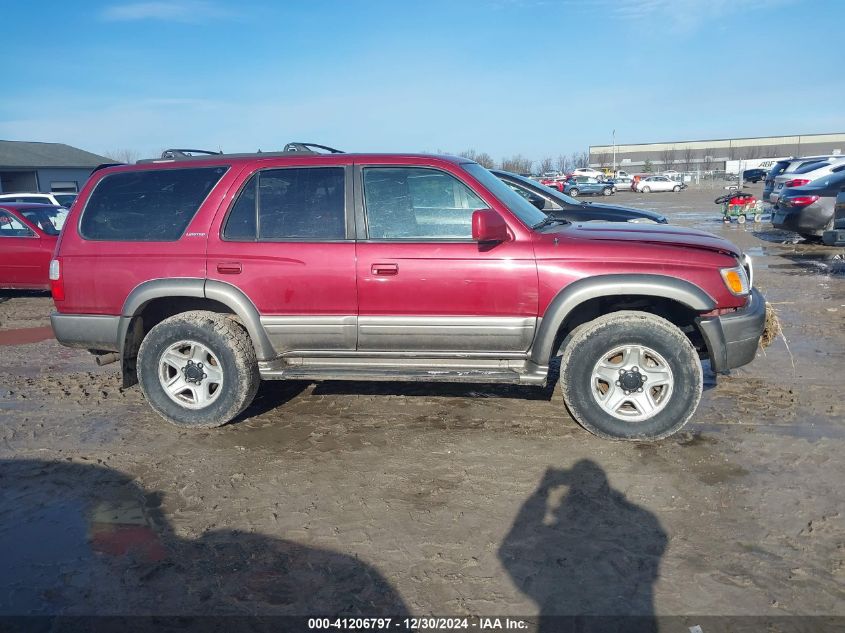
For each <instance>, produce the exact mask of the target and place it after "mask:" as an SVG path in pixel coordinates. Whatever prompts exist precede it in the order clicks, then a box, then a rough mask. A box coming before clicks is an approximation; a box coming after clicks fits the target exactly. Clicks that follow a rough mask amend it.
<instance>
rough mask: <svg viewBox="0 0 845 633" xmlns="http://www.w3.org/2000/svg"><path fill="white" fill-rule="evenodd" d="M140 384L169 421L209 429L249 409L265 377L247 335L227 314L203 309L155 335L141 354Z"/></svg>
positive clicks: (169, 322)
mask: <svg viewBox="0 0 845 633" xmlns="http://www.w3.org/2000/svg"><path fill="white" fill-rule="evenodd" d="M138 382H139V383H140V385H141V391H143V393H144V396H145V397H146V398H147V401H148V402H149V403H150V406H151V407H152V408H153V409H154V410H155V412H156V413H158V414H159V415H160V416H161V417H163V418H164V419H165V420H167V421H168V422H171V423H173V424H175V425H177V426H181V427H186V428H206V429H207V428H213V427H216V426H221V425H223V424H226V423H227V422H229V421H231V420H232V419H234V418H235V417H236V416H237V415H238V414H239V413H241V411H243V410H244V409H246V407H247V406H249V404H250V403H251V402H252V399H253V398H254V397H255V392H256V391H257V390H258V385H259V382H260V378H259V375H258V363H257V361H256V358H255V349H254V348H253V346H252V341H250V338H249V335H248V334H247V332H246V331H245V330H244V329H243V328H242V327H241V326H240V325H239V324H238V323H237V322H235V321H233V320H232V319H230V318H228V317H226V316H224V315H222V314H217V313H216V312H205V311H199V310H198V311H192V312H183V313H182V314H177V315H175V316H172V317H170V318H168V319H165V320H164V321H162V322H161V323H159V324H158V325H156V326H155V327H154V328H153V329H152V330H150V332H149V333H148V334H147V336H146V337H145V338H144V340H143V341H142V342H141V347H140V349H139V350H138Z"/></svg>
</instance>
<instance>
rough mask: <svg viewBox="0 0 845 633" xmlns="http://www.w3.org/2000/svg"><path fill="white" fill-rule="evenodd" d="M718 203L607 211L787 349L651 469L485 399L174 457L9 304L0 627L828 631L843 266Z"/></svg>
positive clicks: (451, 397) (281, 386)
mask: <svg viewBox="0 0 845 633" xmlns="http://www.w3.org/2000/svg"><path fill="white" fill-rule="evenodd" d="M720 193H721V191H707V190H704V191H694V190H688V191H684V192H682V193H680V194H671V193H667V194H651V195H642V194H633V193H630V192H620V193H619V194H617V195H616V196H615V197H614V198H613V201H614V202H617V203H619V204H626V203H627V204H631V205H633V206H641V207H648V208H654V209H656V210H659V211H661V212H663V213H666V214H667V215H668V216H669V217H670V221H671V222H672V223H675V224H680V225H684V226H693V227H696V228H701V229H705V230H708V231H712V232H715V233H718V234H720V235H723V236H725V237H727V238H728V239H730V240H732V241H734V242H735V243H737V244H739V245H740V246H741V247H742V248H743V249H745V250H746V251H747V252H748V253H749V254H751V255H752V256H753V257H754V261H755V267H756V275H757V285H758V287H760V288H761V289H762V290H763V292H764V294H766V296H767V298H768V300H769V301H770V302H772V303H773V304H774V305H775V307H776V309H777V310H778V313H779V315H780V318H781V320H782V323H783V327H784V335H785V339H779V340H777V341H776V342H775V343H774V344H773V345H772V346H771V347H770V348H768V349H767V350H766V351H765V353H763V352H760V353H759V354H758V357H757V359H756V361H755V362H754V363H753V364H751V365H749V366H747V367H745V368H742V369H739V370H735V371H733V372H732V373H731V375H729V376H719V377H718V378H716V377H715V376H712V375H710V376H709V377H708V378H707V379H706V384H705V387H706V391H705V394H704V397H703V400H702V404H701V407H700V409H699V411H698V414H697V415H696V416H695V418H694V419H693V421H692V422H691V423H690V424H689V425H688V426H687V427H686V428H685V430H684V431H683V432H682V433H680V434H679V435H676V436H674V437H673V438H669V439H667V440H664V441H662V442H659V443H655V444H638V443H633V444H631V443H614V442H608V441H604V440H600V439H597V438H594V437H592V436H591V435H589V434H588V433H587V432H586V431H584V430H582V429H581V428H580V427H578V426H577V425H576V424H575V423H574V422H573V421H572V419H571V418H570V417H569V416H568V415H567V414H566V411H565V409H564V407H563V403H562V401H561V397H560V394H559V392H558V390H557V388H556V387H549V388H547V389H545V390H537V389H534V388H528V387H525V388H520V387H509V388H502V387H499V386H486V385H445V386H444V385H416V384H411V385H407V384H366V383H347V382H333V383H321V384H303V383H290V384H287V383H265V384H264V385H263V386H262V388H261V391H260V392H259V397H258V398H257V400H256V402H255V404H254V405H253V406H252V407H251V408H250V409H249V410H248V411H247V412H246V414H245V415H244V416H243V417H242V419H241V420H240V421H238V422H236V423H234V424H231V425H229V426H226V427H223V428H221V429H216V430H213V431H202V432H191V433H188V432H181V431H179V430H178V429H176V428H174V427H172V426H169V425H168V424H167V423H165V422H164V421H162V420H161V419H159V418H158V417H157V416H156V415H155V414H153V413H152V412H151V411H150V410H149V409H148V407H147V406H146V404H145V402H144V401H143V398H142V396H141V394H140V391H139V390H138V388H137V387H134V388H131V389H128V390H125V391H124V390H121V389H120V388H119V378H118V368H117V367H116V365H110V366H107V367H102V368H99V367H97V366H96V365H95V364H94V360H93V357H91V356H90V355H88V354H87V353H86V352H84V351H80V350H71V349H66V348H63V347H61V346H60V345H59V344H58V343H56V342H55V341H54V340H52V339H51V338H48V337H49V330H46V329H44V328H45V326H48V324H49V321H48V315H49V312H50V310H51V307H52V304H51V301H50V298H49V297H48V296H45V295H41V294H37V293H36V294H33V293H13V292H4V293H0V342H2V343H3V345H2V346H0V419H2V423H0V561H5V563H6V564H3V563H0V614H9V613H21V612H35V613H71V614H90V613H95V612H96V613H119V614H139V613H152V612H159V613H170V614H174V613H182V614H199V613H235V614H287V613H293V614H315V613H340V612H343V613H360V614H364V615H378V614H380V613H391V614H394V615H398V614H402V613H410V614H414V615H424V614H439V615H447V614H453V615H458V614H474V615H488V614H495V615H514V616H533V615H536V614H555V613H561V614H572V613H586V614H640V615H650V614H658V615H677V614H681V615H755V616H781V615H840V616H845V525H844V524H843V514H842V513H843V508H845V487H843V482H845V459H843V453H844V452H845V398H843V397H842V395H843V380H842V371H843V367H845V259H843V257H845V251H844V250H843V249H831V248H826V247H822V246H818V245H812V244H803V243H796V241H797V240H796V239H794V238H795V236H792V235H790V234H786V233H782V232H779V231H774V230H773V229H772V227H771V225H770V224H766V223H765V222H764V223H761V224H754V223H748V224H745V225H742V226H740V225H737V224H732V225H727V226H725V225H723V224H722V223H721V221H720V219H719V210H718V208H717V206H716V205H714V204H713V202H712V199H713V198H714V197H715V196H716V195H719V194H720ZM13 330H14V331H13ZM20 341H25V344H17V343H19V342H20ZM787 341H788V344H787ZM683 630H684V631H686V630H687V629H683ZM705 630H706V629H705ZM808 630H810V629H808Z"/></svg>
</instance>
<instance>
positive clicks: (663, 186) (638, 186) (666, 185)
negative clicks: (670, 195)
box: [634, 175, 684, 193]
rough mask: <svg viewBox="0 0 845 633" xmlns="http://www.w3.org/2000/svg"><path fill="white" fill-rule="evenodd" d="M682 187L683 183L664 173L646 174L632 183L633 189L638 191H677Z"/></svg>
mask: <svg viewBox="0 0 845 633" xmlns="http://www.w3.org/2000/svg"><path fill="white" fill-rule="evenodd" d="M683 188H684V185H683V184H681V183H679V182H677V181H675V180H672V179H671V178H669V177H668V176H664V175H658V176H647V177H645V178H641V179H639V180H638V181H637V182H636V183H635V184H634V191H638V192H640V193H652V192H655V191H674V192H675V193H677V192H678V191H680V190H681V189H683Z"/></svg>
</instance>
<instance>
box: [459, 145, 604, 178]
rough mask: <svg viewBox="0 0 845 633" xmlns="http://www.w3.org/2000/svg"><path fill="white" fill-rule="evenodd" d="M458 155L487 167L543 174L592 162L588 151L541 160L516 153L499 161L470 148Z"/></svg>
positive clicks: (566, 170) (568, 169)
mask: <svg viewBox="0 0 845 633" xmlns="http://www.w3.org/2000/svg"><path fill="white" fill-rule="evenodd" d="M458 156H462V157H464V158H468V159H470V160H474V161H475V162H476V163H478V164H479V165H481V166H482V167H486V168H487V169H503V170H504V171H511V172H514V173H517V174H543V173H545V172H547V171H559V172H563V173H565V172H569V171H572V170H573V169H578V168H579V167H587V166H588V165H589V164H590V155H589V153H588V152H573V153H572V154H569V155H567V154H559V155H558V156H557V157H556V158H554V157H552V156H546V157H544V158H541V159H540V160H532V159H530V158H528V157H526V156H523V155H522V154H514V155H512V156H506V157H504V158H502V159H501V160H499V161H497V160H495V159H494V158H493V157H492V156H490V154H488V153H487V152H477V151H476V150H474V149H468V150H465V151H463V152H460V153H459V154H458Z"/></svg>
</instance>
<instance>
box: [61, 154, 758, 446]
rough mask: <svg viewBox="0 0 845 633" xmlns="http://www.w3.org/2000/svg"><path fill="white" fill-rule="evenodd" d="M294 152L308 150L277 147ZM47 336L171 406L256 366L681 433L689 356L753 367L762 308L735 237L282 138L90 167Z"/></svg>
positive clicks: (406, 161) (457, 170) (160, 409)
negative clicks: (469, 386) (494, 389)
mask: <svg viewBox="0 0 845 633" xmlns="http://www.w3.org/2000/svg"><path fill="white" fill-rule="evenodd" d="M291 149H292V150H301V149H303V148H301V147H300V146H298V145H297V146H292V147H291ZM50 277H51V280H52V292H53V299H54V301H55V305H56V311H55V312H54V313H53V315H52V325H53V329H54V331H55V334H56V338H57V339H58V340H59V341H60V342H61V343H63V344H64V345H68V346H71V347H81V348H85V349H89V350H91V351H92V352H93V353H95V354H96V355H97V356H98V362H100V363H103V362H109V361H119V362H120V364H121V367H122V375H123V382H124V385H125V386H128V385H131V384H134V383H136V382H137V383H140V387H141V390H142V391H143V393H144V395H145V396H146V398H147V400H148V402H149V403H150V406H151V407H152V408H153V409H154V410H155V411H156V412H157V413H159V414H160V415H161V416H162V417H163V418H165V419H166V420H168V421H170V422H172V423H174V424H177V425H180V426H183V427H192V428H209V427H215V426H219V425H222V424H225V423H226V422H228V421H230V420H232V419H233V418H235V417H237V416H238V415H239V414H240V413H241V412H242V411H243V410H244V409H245V408H246V407H247V406H248V405H249V404H250V402H251V401H252V399H253V397H254V395H255V393H256V390H257V389H258V384H259V382H260V381H261V380H285V379H305V380H337V379H343V380H389V381H397V380H399V381H407V380H417V381H426V382H428V381H465V382H484V383H517V384H525V385H537V386H542V385H545V384H546V382H547V380H549V365H550V363H551V362H552V360H553V359H554V358H555V357H556V356H558V355H559V356H561V360H560V385H561V388H562V391H563V397H564V401H565V403H566V406H567V407H568V409H569V412H570V413H571V414H572V416H573V417H574V418H575V419H576V420H577V421H578V422H579V423H580V424H581V425H582V426H584V427H585V428H586V429H588V430H590V431H592V432H593V433H595V434H597V435H600V436H603V437H610V438H620V439H657V438H662V437H665V436H667V435H670V434H671V433H674V432H675V431H677V430H678V429H680V428H681V427H682V426H683V425H684V424H685V423H686V422H687V420H689V419H690V417H691V416H692V415H693V413H694V412H695V409H696V407H697V405H698V402H699V399H700V397H701V392H702V365H701V362H700V360H701V359H709V361H710V366H711V367H712V369H713V370H714V371H717V372H722V371H725V370H728V369H730V368H733V367H739V366H740V365H744V364H746V363H748V362H750V361H751V360H752V359H753V358H754V356H755V353H756V350H757V346H758V341H759V339H760V335H761V333H762V330H763V327H764V320H765V303H764V300H763V297H762V296H761V295H760V293H759V292H758V291H757V290H756V289H754V288H753V287H752V272H751V266H750V260H749V259H748V258H747V257H744V256H743V255H742V253H741V252H740V251H739V250H738V249H737V248H736V247H735V246H733V245H732V244H731V243H729V242H727V241H725V240H723V239H720V238H717V237H715V236H713V235H710V234H708V233H704V232H702V231H696V230H692V229H683V228H677V227H670V226H666V225H645V224H637V225H628V224H626V225H622V224H618V223H617V224H595V223H593V224H570V223H567V222H565V221H560V220H554V219H552V218H550V217H547V216H546V215H545V214H544V213H543V212H541V211H539V210H538V209H537V208H536V207H534V206H533V205H531V203H529V202H528V201H527V200H525V199H524V198H523V197H521V196H520V195H519V194H517V193H515V192H514V191H513V190H511V189H510V188H509V187H508V186H507V185H506V184H505V183H503V182H502V181H501V180H499V179H498V178H496V177H495V176H494V175H492V174H491V173H490V172H489V171H487V170H486V169H484V168H483V167H481V166H480V165H478V164H476V163H474V162H472V161H469V160H466V159H463V158H456V157H451V156H431V155H411V154H381V155H377V154H344V153H329V154H320V153H312V152H310V151H285V152H280V153H271V154H268V153H264V154H261V153H259V154H250V155H235V154H233V155H207V156H189V155H188V154H187V153H182V152H179V151H175V152H168V153H166V154H165V155H164V158H162V159H161V160H150V161H139V163H137V164H135V165H122V166H110V167H106V168H104V169H100V170H98V171H96V172H95V173H94V174H93V175H92V176H91V178H90V179H89V181H88V182H87V183H86V185H85V187H84V188H83V190H82V192H81V193H80V196H79V200H78V201H77V203H76V204H75V205H74V206H73V208H72V210H71V211H70V215H69V217H68V219H67V221H66V224H65V227H64V231H63V232H62V235H61V237H60V239H59V242H58V244H57V247H56V252H55V256H54V260H53V261H52V262H51V268H50Z"/></svg>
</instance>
